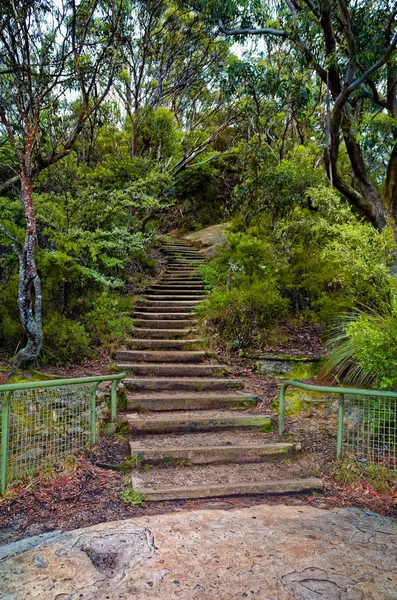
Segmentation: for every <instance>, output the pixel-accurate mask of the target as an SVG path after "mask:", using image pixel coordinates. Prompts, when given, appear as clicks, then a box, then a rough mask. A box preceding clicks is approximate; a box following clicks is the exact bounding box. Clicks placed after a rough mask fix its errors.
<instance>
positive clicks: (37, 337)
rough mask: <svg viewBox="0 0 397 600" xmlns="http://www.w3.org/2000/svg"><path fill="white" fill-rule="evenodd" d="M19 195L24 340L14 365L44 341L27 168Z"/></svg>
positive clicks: (30, 359)
mask: <svg viewBox="0 0 397 600" xmlns="http://www.w3.org/2000/svg"><path fill="white" fill-rule="evenodd" d="M29 170H30V169H29ZM21 194H22V201H23V204H24V207H25V214H26V219H27V223H26V234H25V241H24V244H23V248H22V252H21V254H20V256H19V279H18V307H19V313H20V317H21V323H22V326H23V328H24V330H25V332H26V336H27V342H26V346H25V347H24V348H21V350H19V352H18V353H17V354H16V355H15V356H14V358H13V360H12V364H13V366H16V367H19V366H21V365H23V364H29V363H32V362H34V361H35V360H36V359H37V357H38V356H39V353H40V350H41V347H42V344H43V324H42V295H41V282H40V278H39V275H38V273H37V266H36V248H37V232H36V216H35V212H34V207H33V184H32V176H31V174H30V173H27V172H26V169H25V172H24V173H23V175H22V181H21Z"/></svg>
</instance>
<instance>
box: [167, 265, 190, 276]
mask: <svg viewBox="0 0 397 600" xmlns="http://www.w3.org/2000/svg"><path fill="white" fill-rule="evenodd" d="M166 273H167V274H169V275H173V274H179V275H198V271H197V267H196V266H195V265H193V266H192V267H186V266H185V265H169V266H168V267H167V270H166Z"/></svg>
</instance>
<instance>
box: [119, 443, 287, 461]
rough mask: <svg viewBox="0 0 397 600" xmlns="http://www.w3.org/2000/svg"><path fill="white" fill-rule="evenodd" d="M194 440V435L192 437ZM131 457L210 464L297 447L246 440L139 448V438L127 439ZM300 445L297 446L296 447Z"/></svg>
mask: <svg viewBox="0 0 397 600" xmlns="http://www.w3.org/2000/svg"><path fill="white" fill-rule="evenodd" d="M192 443H194V439H192ZM130 447H131V457H132V459H133V461H136V462H138V463H139V464H152V465H160V464H168V465H170V464H172V463H176V464H177V463H178V462H179V463H181V462H184V463H185V464H191V465H210V464H214V463H223V464H226V463H234V464H247V463H259V462H264V461H266V460H272V459H277V458H284V457H287V456H288V455H289V454H294V453H295V451H296V446H295V444H290V443H274V444H245V445H233V446H191V447H188V448H178V447H176V448H166V449H158V448H141V447H140V446H139V441H137V442H130ZM298 448H299V447H298Z"/></svg>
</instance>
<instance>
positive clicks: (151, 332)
mask: <svg viewBox="0 0 397 600" xmlns="http://www.w3.org/2000/svg"><path fill="white" fill-rule="evenodd" d="M196 333H197V329H144V328H142V327H135V329H133V331H132V335H133V336H134V337H138V338H159V339H162V338H163V339H174V338H175V339H177V338H185V337H189V336H192V335H194V334H196Z"/></svg>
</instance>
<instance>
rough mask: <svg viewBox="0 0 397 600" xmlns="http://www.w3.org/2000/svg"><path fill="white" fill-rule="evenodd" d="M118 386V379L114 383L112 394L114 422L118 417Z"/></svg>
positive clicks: (111, 414) (111, 402) (111, 408)
mask: <svg viewBox="0 0 397 600" xmlns="http://www.w3.org/2000/svg"><path fill="white" fill-rule="evenodd" d="M117 384H118V379H115V380H114V381H112V391H111V394H110V418H111V420H112V421H114V420H115V418H116V416H117V406H116V400H117Z"/></svg>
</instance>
